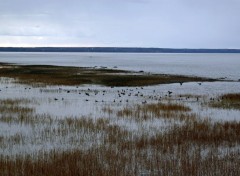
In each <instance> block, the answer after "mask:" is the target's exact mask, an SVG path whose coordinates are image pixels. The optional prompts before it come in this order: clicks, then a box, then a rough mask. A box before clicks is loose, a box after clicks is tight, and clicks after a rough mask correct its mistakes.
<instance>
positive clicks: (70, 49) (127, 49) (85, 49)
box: [0, 47, 240, 53]
mask: <svg viewBox="0 0 240 176" xmlns="http://www.w3.org/2000/svg"><path fill="white" fill-rule="evenodd" d="M0 52H101V53H240V49H174V48H138V47H137V48H136V47H0Z"/></svg>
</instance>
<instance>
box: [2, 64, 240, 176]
mask: <svg viewBox="0 0 240 176" xmlns="http://www.w3.org/2000/svg"><path fill="white" fill-rule="evenodd" d="M7 65H8V64H3V63H2V67H1V68H0V77H1V78H0V173H1V174H0V175H3V176H5V175H6V176H8V175H35V174H36V173H37V174H38V175H41V176H44V175H52V176H55V175H56V176H65V175H100V176H101V175H103V176H105V175H109V176H110V175H124V176H125V175H137V176H143V175H149V176H150V175H151V176H152V175H154V176H155V175H239V174H240V169H239V168H240V162H239V161H240V150H239V149H240V148H239V147H240V116H239V115H240V111H239V108H238V105H239V100H240V99H239V93H240V92H239V87H240V82H238V81H234V80H231V81H230V80H225V81H224V80H217V79H216V78H209V79H206V78H201V76H199V77H195V76H193V77H191V76H189V75H187V76H186V77H185V76H183V77H182V76H179V77H178V76H174V77H171V75H170V76H169V75H166V77H164V79H165V81H164V82H161V81H160V82H159V80H162V78H161V79H160V77H161V76H162V75H158V74H156V75H155V74H146V75H145V73H146V72H145V70H144V72H143V73H142V72H141V73H139V72H136V71H131V70H130V71H127V70H120V71H119V70H117V69H116V70H114V69H109V70H108V69H103V68H101V69H99V70H98V69H95V68H90V67H89V68H84V69H83V68H78V67H62V66H58V67H55V66H40V65H37V66H21V65H17V64H15V65H14V67H16V68H14V69H13V65H12V64H11V66H10V67H9V66H8V67H6V66H7ZM17 67H18V68H17ZM19 68H20V69H19ZM5 69H8V71H7V70H5ZM18 69H19V70H18ZM79 69H80V71H79ZM83 70H84V71H83ZM78 71H79V72H78ZM66 72H68V73H66ZM69 72H71V73H69ZM142 74H143V75H144V76H146V79H145V78H144V81H143V79H142ZM73 75H75V76H73ZM80 75H81V76H80ZM109 75H110V77H111V79H113V80H115V79H116V80H117V81H115V82H114V81H112V82H111V81H110V80H111V79H110V77H108V76H109ZM133 75H134V76H133ZM122 76H123V77H122ZM125 76H127V77H125ZM159 76H160V77H159ZM84 77H85V80H84V81H82V79H83V78H84ZM104 79H106V82H104ZM155 79H156V80H157V82H155ZM182 79H184V80H182ZM185 79H188V80H185ZM146 80H147V81H146ZM149 80H150V81H149ZM152 80H154V81H153V82H152ZM166 80H167V81H166ZM213 80H214V82H212V81H213ZM152 83H154V84H152Z"/></svg>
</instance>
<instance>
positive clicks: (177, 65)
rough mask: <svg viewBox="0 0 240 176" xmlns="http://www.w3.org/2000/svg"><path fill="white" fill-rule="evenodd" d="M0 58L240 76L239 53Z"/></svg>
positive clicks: (0, 55)
mask: <svg viewBox="0 0 240 176" xmlns="http://www.w3.org/2000/svg"><path fill="white" fill-rule="evenodd" d="M0 62H10V63H18V64H28V65H29V64H30V65H31V64H43V65H61V66H80V67H94V66H98V67H101V66H104V67H108V68H113V67H117V69H125V70H134V71H140V70H143V71H146V72H152V73H166V74H181V75H194V76H204V77H211V78H225V79H231V80H239V79H240V54H160V53H158V54H149V53H147V54H142V53H0Z"/></svg>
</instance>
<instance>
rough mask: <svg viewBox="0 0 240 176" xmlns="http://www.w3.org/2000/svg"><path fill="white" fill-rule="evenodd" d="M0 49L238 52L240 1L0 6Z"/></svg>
mask: <svg viewBox="0 0 240 176" xmlns="http://www.w3.org/2000/svg"><path fill="white" fill-rule="evenodd" d="M0 46H68V47H69V46H126V47H162V48H240V0H0Z"/></svg>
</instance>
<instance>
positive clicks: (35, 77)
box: [0, 63, 220, 87]
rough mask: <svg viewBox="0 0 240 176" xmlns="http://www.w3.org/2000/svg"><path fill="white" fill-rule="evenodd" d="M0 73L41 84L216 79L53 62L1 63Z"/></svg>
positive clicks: (143, 83)
mask: <svg viewBox="0 0 240 176" xmlns="http://www.w3.org/2000/svg"><path fill="white" fill-rule="evenodd" d="M0 67H1V68H0V77H8V78H14V79H16V80H18V82H19V83H24V84H34V83H35V84H42V85H68V86H71V85H82V84H98V85H104V86H129V87H131V86H149V85H157V84H169V83H183V82H212V81H220V80H218V79H212V78H203V77H195V76H183V75H169V74H151V73H144V72H143V71H139V72H134V71H126V70H116V69H108V68H104V69H103V68H99V69H98V68H94V67H67V66H53V65H15V64H7V63H0Z"/></svg>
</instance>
